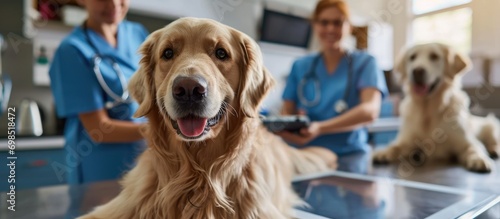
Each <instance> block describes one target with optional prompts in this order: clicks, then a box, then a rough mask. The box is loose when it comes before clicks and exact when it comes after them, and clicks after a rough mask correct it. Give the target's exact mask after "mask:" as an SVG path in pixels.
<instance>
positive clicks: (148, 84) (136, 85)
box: [128, 31, 160, 117]
mask: <svg viewBox="0 0 500 219" xmlns="http://www.w3.org/2000/svg"><path fill="white" fill-rule="evenodd" d="M159 35H160V34H159V32H158V31H156V32H154V33H152V34H151V35H149V36H148V38H147V39H146V41H145V42H144V43H143V44H142V45H141V47H140V48H139V53H140V54H141V55H142V58H141V61H140V62H139V69H138V70H137V71H136V72H135V74H134V75H133V76H132V78H130V81H129V83H128V91H129V92H130V95H131V96H132V98H133V99H135V100H136V101H137V102H138V103H139V108H138V109H137V111H136V112H135V114H134V117H141V116H144V115H146V114H148V113H149V111H151V108H152V107H154V102H155V101H154V95H155V87H154V82H153V73H154V69H155V65H156V62H155V57H154V47H155V42H157V39H158V38H159Z"/></svg>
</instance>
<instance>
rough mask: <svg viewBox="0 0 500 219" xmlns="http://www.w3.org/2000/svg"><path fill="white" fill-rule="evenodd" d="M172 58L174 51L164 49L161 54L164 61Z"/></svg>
mask: <svg viewBox="0 0 500 219" xmlns="http://www.w3.org/2000/svg"><path fill="white" fill-rule="evenodd" d="M173 57H174V50H172V49H166V50H165V51H164V52H163V55H162V58H164V59H171V58H173Z"/></svg>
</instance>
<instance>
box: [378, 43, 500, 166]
mask: <svg viewBox="0 0 500 219" xmlns="http://www.w3.org/2000/svg"><path fill="white" fill-rule="evenodd" d="M470 67H471V64H470V60H469V59H468V58H466V57H465V56H462V55H460V54H459V53H457V52H456V51H454V50H453V49H452V48H450V47H449V46H446V45H444V44H440V43H430V44H422V45H416V46H413V47H412V48H409V49H408V50H406V52H404V54H403V55H402V56H401V58H400V60H399V61H398V62H397V66H396V69H395V70H396V71H397V72H399V73H401V75H400V76H401V80H402V82H403V90H404V92H405V94H406V96H405V98H404V99H403V101H402V102H401V105H400V114H401V117H402V121H403V122H402V127H401V129H400V130H399V133H398V135H397V137H396V139H395V140H394V141H393V142H392V143H391V144H390V145H389V147H388V148H387V149H385V150H380V151H376V152H375V154H374V157H373V158H374V162H378V163H387V162H400V161H408V162H410V163H413V164H416V165H418V164H419V163H422V162H424V161H425V160H426V159H427V158H429V159H449V158H454V159H456V160H458V162H459V163H461V164H462V165H464V166H465V167H466V168H467V169H469V170H471V171H477V172H490V171H491V168H492V160H491V159H490V158H489V157H488V154H487V152H489V154H490V156H492V157H497V156H498V147H499V146H500V128H499V124H498V121H497V119H496V118H495V117H494V116H493V115H489V116H487V117H486V118H483V117H477V116H473V115H471V114H470V112H469V110H468V109H469V102H470V100H469V97H468V96H467V94H466V93H465V92H464V91H462V89H461V75H462V74H463V73H464V72H467V71H468V70H469V69H470Z"/></svg>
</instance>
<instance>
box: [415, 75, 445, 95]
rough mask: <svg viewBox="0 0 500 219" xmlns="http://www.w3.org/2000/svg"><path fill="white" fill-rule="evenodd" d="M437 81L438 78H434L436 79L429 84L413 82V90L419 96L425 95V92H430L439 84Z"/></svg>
mask: <svg viewBox="0 0 500 219" xmlns="http://www.w3.org/2000/svg"><path fill="white" fill-rule="evenodd" d="M439 81H440V80H439V79H436V81H434V83H432V84H431V85H428V84H416V83H414V84H413V91H414V92H415V93H416V94H418V95H420V96H425V95H427V94H430V93H432V91H434V89H436V87H437V85H438V84H439Z"/></svg>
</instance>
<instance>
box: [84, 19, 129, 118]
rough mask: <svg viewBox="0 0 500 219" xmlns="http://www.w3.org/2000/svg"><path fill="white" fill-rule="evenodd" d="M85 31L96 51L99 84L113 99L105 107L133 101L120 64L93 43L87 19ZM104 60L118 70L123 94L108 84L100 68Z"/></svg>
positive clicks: (95, 64)
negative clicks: (102, 52) (101, 51)
mask: <svg viewBox="0 0 500 219" xmlns="http://www.w3.org/2000/svg"><path fill="white" fill-rule="evenodd" d="M82 26H83V32H84V33H85V39H86V40H87V42H88V43H89V45H90V46H91V47H92V49H93V50H94V51H95V55H94V56H93V57H92V62H93V63H94V68H93V70H94V73H95V76H96V77H97V81H98V82H99V85H100V86H101V87H102V89H103V90H104V92H106V94H108V95H109V96H110V97H111V98H112V99H113V101H106V103H105V105H104V107H105V108H106V109H111V108H113V107H115V106H117V105H119V104H123V103H131V100H130V99H129V93H128V90H127V79H126V78H125V75H124V74H123V72H122V70H121V68H120V66H119V65H118V63H117V62H116V61H115V59H114V58H113V57H110V56H104V55H101V54H99V50H98V49H97V47H96V46H95V45H94V43H92V40H91V39H90V36H89V33H88V28H87V25H86V21H85V22H84V23H83V25H82ZM104 60H108V61H109V62H110V63H111V65H112V66H113V69H114V70H115V72H116V75H117V77H118V79H119V80H120V85H121V87H122V95H118V94H117V93H115V92H113V90H111V88H109V86H108V84H107V83H106V81H105V80H104V77H103V76H102V72H101V69H99V64H101V62H103V61H104Z"/></svg>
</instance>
